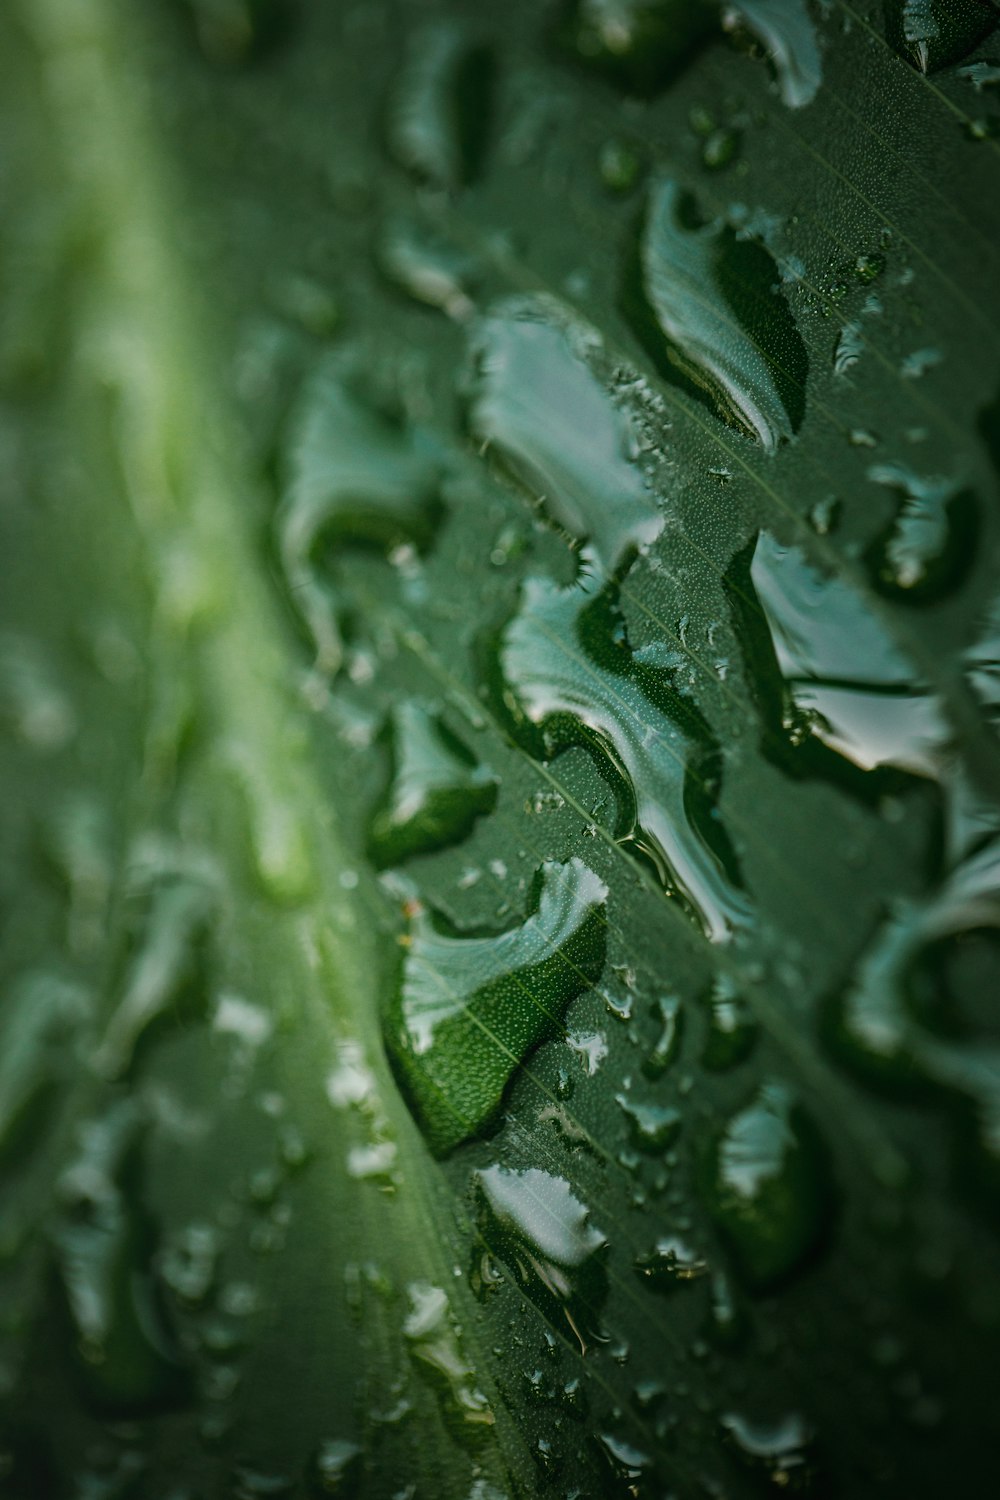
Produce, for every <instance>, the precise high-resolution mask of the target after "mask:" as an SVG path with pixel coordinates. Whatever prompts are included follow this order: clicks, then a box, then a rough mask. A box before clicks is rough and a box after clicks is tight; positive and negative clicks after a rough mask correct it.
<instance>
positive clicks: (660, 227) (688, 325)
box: [625, 178, 808, 453]
mask: <svg viewBox="0 0 1000 1500" xmlns="http://www.w3.org/2000/svg"><path fill="white" fill-rule="evenodd" d="M778 280H779V276H778V270H777V267H776V265H775V263H774V261H773V259H772V258H771V256H770V254H769V253H768V251H767V250H765V249H764V247H763V245H761V244H759V243H757V242H756V241H755V240H753V239H751V238H750V237H749V236H748V235H746V234H739V233H737V231H736V230H735V229H734V228H732V227H731V226H730V225H729V224H727V223H726V222H725V221H724V220H722V219H716V220H713V221H711V222H708V223H706V222H704V221H703V220H702V219H701V218H700V216H699V213H698V208H697V204H696V202H695V200H694V199H693V198H692V197H691V196H690V195H689V194H687V193H685V192H684V190H683V189H682V188H681V187H680V185H679V184H678V183H676V182H673V181H671V180H670V179H669V178H661V179H660V180H659V181H657V182H655V183H654V184H653V185H652V186H651V188H650V191H649V196H648V199H647V202H646V209H645V214H644V218H643V224H642V228H641V232H640V237H639V244H638V255H637V258H636V261H635V263H634V264H633V265H632V266H631V267H630V270H629V274H628V279H627V282H626V288H625V302H626V310H627V312H628V313H629V314H630V316H631V319H632V322H633V325H634V327H635V330H636V333H637V335H638V337H639V339H640V341H641V342H642V344H643V345H644V347H645V348H646V349H647V351H648V353H649V354H650V356H651V358H652V359H654V361H655V362H656V363H657V366H658V368H659V369H660V370H661V372H662V373H663V374H664V375H665V376H666V377H668V378H669V379H673V380H677V379H680V380H681V382H682V383H686V384H688V385H690V386H693V388H694V390H695V391H696V392H697V393H698V394H699V395H700V396H702V397H703V399H705V400H707V401H708V403H709V404H710V405H711V406H712V407H713V409H714V410H715V411H716V412H717V413H718V415H719V416H720V417H722V418H723V420H724V421H726V422H728V423H729V424H730V425H731V426H733V427H736V428H737V429H738V430H739V431H741V432H744V433H746V434H747V436H748V437H751V438H753V439H755V440H756V441H757V442H758V443H760V444H761V446H762V447H763V448H764V449H765V450H766V451H767V452H769V453H773V452H774V451H775V450H776V449H777V447H778V445H779V444H780V443H782V442H783V441H785V440H786V439H787V438H790V437H791V436H792V434H793V433H794V432H795V431H796V430H797V429H798V427H799V425H800V423H801V421H802V416H803V412H804V399H805V398H804V387H805V380H806V374H807V370H808V360H807V356H806V351H805V346H804V344H803V342H802V339H801V336H800V334H799V331H798V328H797V326H796V323H795V320H794V318H793V317H792V314H791V312H790V311H789V308H788V304H787V302H786V301H785V299H784V296H783V294H782V293H781V292H780V291H776V290H775V284H776V283H777V282H778Z"/></svg>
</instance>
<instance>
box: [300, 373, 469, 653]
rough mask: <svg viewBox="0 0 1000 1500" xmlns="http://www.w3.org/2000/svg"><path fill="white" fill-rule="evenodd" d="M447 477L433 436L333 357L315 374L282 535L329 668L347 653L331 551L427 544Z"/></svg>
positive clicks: (306, 618)
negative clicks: (372, 398)
mask: <svg viewBox="0 0 1000 1500" xmlns="http://www.w3.org/2000/svg"><path fill="white" fill-rule="evenodd" d="M440 480H441V466H440V459H439V456H438V452H437V449H436V447H435V446H434V445H433V443H432V442H431V441H430V440H429V439H428V438H427V437H425V436H424V434H422V433H421V432H419V431H418V430H415V429H413V428H408V427H403V426H401V425H400V424H399V423H398V422H396V421H394V420H393V419H392V418H391V417H390V416H388V415H387V414H385V413H384V412H382V411H379V410H377V409H376V408H375V407H374V406H372V405H370V404H368V403H366V402H365V401H363V400H362V399H361V398H360V397H359V396H357V395H355V394H354V393H353V391H351V390H350V389H349V388H348V386H347V385H346V384H345V382H344V381H343V379H341V378H340V375H339V373H338V369H337V368H335V367H334V366H333V364H327V365H323V366H321V368H320V369H319V371H318V372H317V374H316V375H315V376H314V377H313V378H312V379H310V380H309V381H308V382H307V384H306V387H305V390H304V392H303V395H302V397H301V400H300V402H299V406H298V409H297V411H296V413H295V415H294V417H293V420H292V423H291V429H290V433H289V436H288V439H287V442H286V446H285V449H284V454H283V461H282V502H281V508H280V511H279V514H278V520H277V539H278V550H279V553H280V557H281V563H282V567H283V569H284V574H285V582H286V584H287V586H288V589H289V591H290V595H291V599H292V603H293V604H294V606H295V608H296V609H297V610H298V612H299V614H300V615H301V617H302V620H303V622H304V624H305V626H306V629H307V630H308V632H309V635H310V637H311V639H312V643H313V646H314V648H315V651H316V669H317V671H318V672H319V673H320V674H321V675H322V676H325V677H326V676H330V675H332V674H333V673H334V672H336V671H337V670H338V669H339V667H340V666H341V663H342V660H343V645H342V641H341V634H340V626H339V623H338V618H337V601H336V595H335V593H334V591H333V590H332V588H331V585H330V584H329V582H328V581H327V580H326V579H325V578H324V577H323V576H322V563H323V561H324V557H325V555H326V554H328V553H329V551H330V550H331V549H334V548H336V547H338V546H341V547H342V546H343V545H344V544H345V543H346V544H350V543H356V544H360V545H367V546H376V547H380V548H382V549H384V550H386V551H391V549H392V548H393V547H397V546H399V545H400V544H401V543H403V542H412V543H413V544H414V545H416V546H417V547H418V548H422V547H426V546H427V545H428V544H429V543H430V541H431V538H432V537H433V535H434V530H435V526H436V524H437V520H438V515H439V511H440V503H439V486H440Z"/></svg>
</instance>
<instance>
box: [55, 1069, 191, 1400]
mask: <svg viewBox="0 0 1000 1500" xmlns="http://www.w3.org/2000/svg"><path fill="white" fill-rule="evenodd" d="M141 1136H142V1125H141V1121H140V1118H139V1115H138V1112H137V1110H136V1108H135V1106H134V1105H133V1103H132V1102H131V1101H130V1100H127V1099H126V1100H122V1101H120V1102H119V1103H117V1104H116V1105H115V1106H114V1107H113V1108H112V1109H111V1110H110V1111H109V1113H108V1114H107V1115H106V1116H104V1117H103V1118H102V1119H100V1120H96V1121H92V1122H90V1123H89V1124H87V1125H86V1126H85V1127H84V1128H83V1129H82V1131H81V1132H80V1152H79V1155H78V1156H77V1157H76V1158H75V1160H74V1161H73V1162H72V1163H71V1164H70V1166H69V1167H67V1168H66V1170H65V1171H64V1172H63V1174H62V1176H61V1178H60V1180H59V1183H58V1188H57V1193H58V1199H59V1203H60V1213H59V1216H58V1219H57V1221H56V1223H55V1226H54V1229H53V1254H54V1259H55V1265H56V1271H57V1288H58V1293H59V1301H60V1305H61V1308H62V1311H63V1314H64V1316H65V1317H66V1318H67V1320H68V1323H69V1326H70V1328H71V1330H72V1349H73V1353H74V1356H75V1359H76V1365H77V1369H78V1372H79V1375H80V1377H81V1380H82V1382H83V1384H84V1385H85V1387H86V1389H87V1391H88V1393H89V1395H90V1397H91V1398H92V1399H93V1400H94V1401H95V1402H97V1403H99V1404H100V1405H101V1406H102V1407H105V1408H107V1409H109V1410H111V1411H115V1412H119V1413H128V1412H134V1411H141V1410H144V1409H146V1408H147V1407H149V1406H159V1405H162V1404H163V1403H164V1402H168V1401H170V1400H172V1399H173V1398H174V1397H176V1396H178V1395H179V1394H180V1393H181V1392H182V1390H183V1385H184V1381H183V1377H182V1372H181V1369H180V1366H179V1364H178V1362H177V1357H176V1353H175V1350H174V1346H173V1341H172V1338H171V1336H170V1333H169V1331H168V1326H167V1323H166V1321H165V1319H164V1316H163V1310H162V1308H161V1306H160V1304H159V1299H158V1297H157V1287H156V1282H155V1279H154V1276H153V1265H154V1258H155V1235H154V1231H153V1226H152V1224H151V1222H150V1220H149V1218H148V1216H147V1213H146V1211H145V1209H144V1208H143V1205H142V1197H141V1194H140V1193H139V1192H138V1191H137V1190H136V1180H135V1179H136V1172H137V1168H138V1164H139V1151H140V1148H141Z"/></svg>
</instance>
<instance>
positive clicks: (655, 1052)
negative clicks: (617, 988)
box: [642, 995, 684, 1078]
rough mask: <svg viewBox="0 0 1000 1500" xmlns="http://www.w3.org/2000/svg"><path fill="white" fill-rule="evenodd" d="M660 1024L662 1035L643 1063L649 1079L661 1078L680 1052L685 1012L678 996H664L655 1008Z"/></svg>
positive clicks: (643, 1069) (643, 1068)
mask: <svg viewBox="0 0 1000 1500" xmlns="http://www.w3.org/2000/svg"><path fill="white" fill-rule="evenodd" d="M653 1013H654V1015H655V1017H656V1018H657V1020H658V1021H659V1024H660V1034H659V1036H658V1037H657V1038H656V1041H655V1043H654V1044H653V1047H652V1048H651V1050H650V1051H649V1052H648V1053H647V1054H646V1056H645V1058H644V1059H643V1063H642V1071H643V1072H644V1073H645V1075H646V1077H647V1078H659V1077H660V1075H661V1074H662V1073H665V1072H666V1070H667V1068H669V1066H670V1064H671V1063H672V1062H673V1061H674V1059H675V1058H676V1057H677V1054H678V1052H679V1051H680V1045H681V1035H682V1032H683V1027H684V1012H683V1010H682V1008H681V1002H680V1000H679V999H678V998H677V996H676V995H662V996H661V997H660V999H659V1000H657V1002H656V1004H655V1006H654V1007H653Z"/></svg>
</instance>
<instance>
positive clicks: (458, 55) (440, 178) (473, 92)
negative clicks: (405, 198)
mask: <svg viewBox="0 0 1000 1500" xmlns="http://www.w3.org/2000/svg"><path fill="white" fill-rule="evenodd" d="M494 79H495V64H494V58H493V54H492V53H491V51H490V50H489V48H487V47H486V46H484V45H483V44H482V43H481V42H480V41H479V40H478V39H477V37H476V36H475V35H474V34H472V33H471V32H469V31H468V30H467V29H466V28H464V27H463V26H461V25H458V24H456V23H453V22H450V21H439V22H432V23H430V24H428V25H426V26H424V27H423V28H422V29H420V30H418V31H417V32H416V34H415V35H414V37H413V40H412V42H411V45H410V49H409V55H408V56H407V58H406V59H405V61H404V63H403V66H402V68H401V70H400V73H399V77H398V78H397V80H396V83H395V86H394V88H393V90H392V97H391V99H390V101H389V110H388V118H387V121H386V139H387V143H388V147H389V151H390V152H391V154H392V156H393V157H394V158H395V160H396V161H397V162H399V164H400V166H402V167H405V168H406V169H407V170H408V171H410V172H412V173H413V175H414V176H415V177H417V178H419V179H420V180H422V181H424V182H427V183H430V184H431V185H432V186H434V187H438V188H446V189H449V190H452V191H454V190H455V189H457V188H460V187H463V186H464V185H465V184H466V183H469V182H472V181H473V180H474V179H475V178H476V177H477V176H478V175H479V173H480V171H481V169H482V166H483V162H484V159H485V155H486V150H487V147H488V145H489V136H490V130H491V125H492V114H493V110H492V95H493V89H494Z"/></svg>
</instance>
